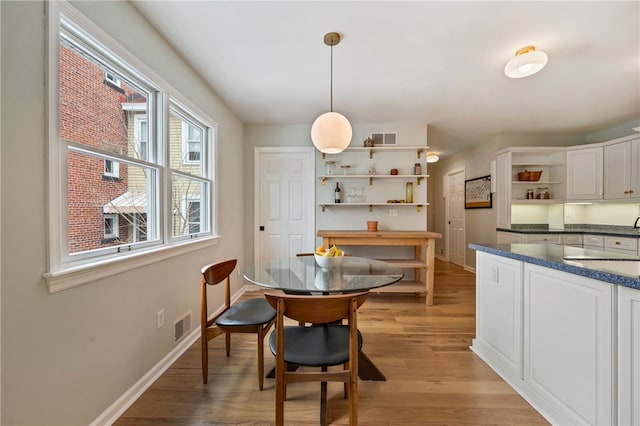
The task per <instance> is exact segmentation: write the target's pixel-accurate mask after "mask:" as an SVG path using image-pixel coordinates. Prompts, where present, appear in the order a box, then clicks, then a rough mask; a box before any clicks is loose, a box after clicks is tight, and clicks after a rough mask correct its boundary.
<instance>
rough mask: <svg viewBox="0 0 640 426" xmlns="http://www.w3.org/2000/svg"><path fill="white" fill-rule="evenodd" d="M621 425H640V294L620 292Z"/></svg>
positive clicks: (639, 291) (621, 290)
mask: <svg viewBox="0 0 640 426" xmlns="http://www.w3.org/2000/svg"><path fill="white" fill-rule="evenodd" d="M618 336H619V338H618V424H621V425H640V290H634V289H632V288H627V287H620V288H619V289H618Z"/></svg>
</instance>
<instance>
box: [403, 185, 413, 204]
mask: <svg viewBox="0 0 640 426" xmlns="http://www.w3.org/2000/svg"><path fill="white" fill-rule="evenodd" d="M404 201H405V202H406V203H413V183H411V182H407V194H406V197H405V200H404Z"/></svg>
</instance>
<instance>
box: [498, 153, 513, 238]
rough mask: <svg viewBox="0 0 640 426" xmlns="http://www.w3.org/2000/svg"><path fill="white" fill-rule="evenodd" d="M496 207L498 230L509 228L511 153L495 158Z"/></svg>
mask: <svg viewBox="0 0 640 426" xmlns="http://www.w3.org/2000/svg"><path fill="white" fill-rule="evenodd" d="M496 174H497V183H496V206H497V209H498V212H497V218H498V220H497V225H498V228H509V227H510V226H511V180H512V177H511V153H510V152H505V153H503V154H499V155H498V156H497V157H496Z"/></svg>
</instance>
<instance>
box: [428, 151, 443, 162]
mask: <svg viewBox="0 0 640 426" xmlns="http://www.w3.org/2000/svg"><path fill="white" fill-rule="evenodd" d="M439 159H440V157H439V156H438V155H437V154H436V153H435V152H427V163H435V162H436V161H438V160H439Z"/></svg>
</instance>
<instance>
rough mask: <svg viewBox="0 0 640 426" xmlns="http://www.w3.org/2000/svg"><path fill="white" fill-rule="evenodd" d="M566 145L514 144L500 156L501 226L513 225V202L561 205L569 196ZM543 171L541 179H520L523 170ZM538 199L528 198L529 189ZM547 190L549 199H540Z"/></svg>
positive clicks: (498, 193) (498, 190) (498, 159)
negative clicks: (567, 191)
mask: <svg viewBox="0 0 640 426" xmlns="http://www.w3.org/2000/svg"><path fill="white" fill-rule="evenodd" d="M564 167H565V148H558V147H511V148H507V149H504V150H501V151H499V152H498V153H497V156H496V173H497V185H496V188H497V197H496V198H497V203H496V206H497V209H498V210H497V219H498V220H497V222H498V223H497V224H498V227H500V228H508V227H510V226H511V220H512V218H511V206H512V205H513V204H536V205H545V204H558V203H563V202H564V197H565V184H564V179H565V168H564ZM525 171H528V172H531V171H540V172H542V174H541V175H540V178H539V180H537V181H529V180H520V179H519V177H518V173H520V172H525ZM529 190H531V191H533V195H534V197H536V198H528V197H527V193H528V191H529ZM543 190H546V191H547V193H548V194H549V195H548V198H544V197H542V196H541V198H537V196H538V194H539V193H542V192H543Z"/></svg>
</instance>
